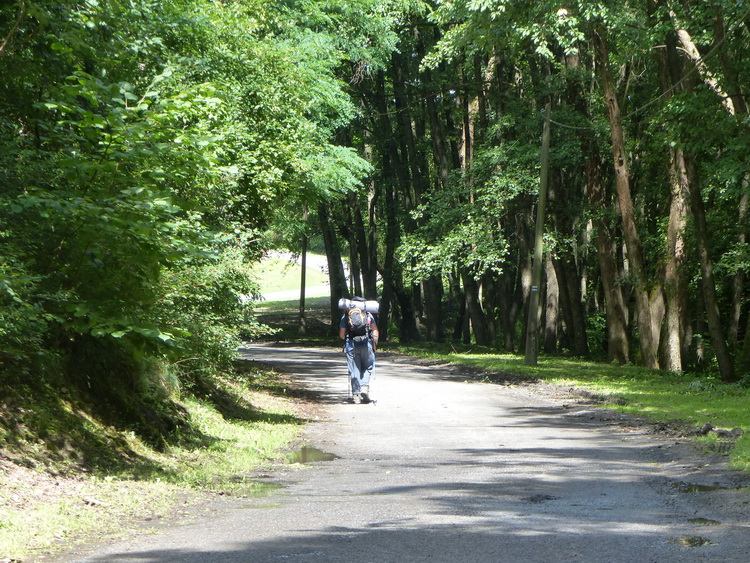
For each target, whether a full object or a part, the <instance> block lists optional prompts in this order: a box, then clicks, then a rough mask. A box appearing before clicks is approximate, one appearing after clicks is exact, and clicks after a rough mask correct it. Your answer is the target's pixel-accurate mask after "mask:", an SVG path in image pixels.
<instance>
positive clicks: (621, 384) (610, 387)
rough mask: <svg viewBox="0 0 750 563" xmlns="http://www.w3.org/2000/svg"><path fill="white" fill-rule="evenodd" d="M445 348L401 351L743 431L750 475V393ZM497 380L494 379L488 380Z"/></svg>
mask: <svg viewBox="0 0 750 563" xmlns="http://www.w3.org/2000/svg"><path fill="white" fill-rule="evenodd" d="M452 348H453V349H452V350H450V351H446V347H445V346H435V345H427V346H414V347H399V348H398V349H399V351H402V352H406V353H409V354H413V355H419V356H421V357H428V358H433V359H440V360H444V361H449V362H453V363H457V364H462V365H468V366H473V367H477V368H479V369H481V370H483V371H486V372H488V373H489V374H498V375H499V376H500V377H502V376H512V377H518V378H524V379H528V380H544V381H547V382H550V383H554V384H557V385H561V386H565V387H576V388H579V389H585V390H587V391H589V392H591V393H593V394H595V395H597V396H599V397H601V398H602V399H603V406H606V407H607V408H612V409H615V410H618V411H621V412H625V413H631V414H636V415H640V416H647V417H648V418H650V419H652V420H654V421H658V422H675V421H679V422H681V423H685V424H689V425H695V426H702V425H704V424H706V423H710V424H711V425H713V426H714V427H716V428H720V429H727V430H730V429H734V428H741V429H742V430H743V431H744V432H745V434H743V436H741V437H740V438H739V439H738V440H737V441H736V443H735V445H734V447H733V448H732V449H731V452H730V460H731V466H732V467H733V468H735V469H741V470H744V471H750V434H748V431H750V409H748V404H750V389H747V388H745V387H742V386H740V385H732V384H725V383H722V382H721V381H718V380H716V379H712V378H706V377H697V376H693V375H687V374H670V373H665V372H662V371H658V370H652V369H647V368H642V367H637V366H619V365H612V364H601V363H594V362H585V361H580V360H573V359H563V358H549V357H541V358H540V359H539V362H538V365H537V366H528V365H526V364H525V363H524V358H523V357H522V356H518V355H512V354H495V353H491V352H487V351H479V352H477V351H471V350H469V349H468V348H466V347H456V346H453V347H452ZM488 377H489V379H492V375H489V376H488ZM700 441H701V442H702V443H705V444H706V445H709V446H710V445H712V444H715V443H716V442H718V441H720V439H719V438H718V437H717V436H716V435H715V434H713V433H712V434H709V436H707V437H703V438H701V440H700Z"/></svg>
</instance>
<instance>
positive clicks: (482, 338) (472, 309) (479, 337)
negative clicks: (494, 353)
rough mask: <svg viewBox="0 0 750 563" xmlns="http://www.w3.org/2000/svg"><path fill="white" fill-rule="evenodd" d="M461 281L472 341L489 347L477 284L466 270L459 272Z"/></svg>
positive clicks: (489, 342)
mask: <svg viewBox="0 0 750 563" xmlns="http://www.w3.org/2000/svg"><path fill="white" fill-rule="evenodd" d="M461 279H462V280H463V283H464V292H465V295H466V308H467V312H468V314H469V318H470V320H471V328H472V331H473V333H474V340H475V341H476V343H477V344H479V345H480V346H491V345H492V342H491V339H490V332H489V329H488V327H487V317H486V316H485V314H484V310H482V304H481V302H480V300H479V283H478V282H477V280H475V279H474V277H473V276H472V275H471V272H468V271H466V270H462V271H461Z"/></svg>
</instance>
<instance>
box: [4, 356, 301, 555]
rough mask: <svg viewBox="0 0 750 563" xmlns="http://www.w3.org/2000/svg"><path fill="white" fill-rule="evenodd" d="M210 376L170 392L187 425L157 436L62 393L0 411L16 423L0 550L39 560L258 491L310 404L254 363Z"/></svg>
mask: <svg viewBox="0 0 750 563" xmlns="http://www.w3.org/2000/svg"><path fill="white" fill-rule="evenodd" d="M213 382H214V384H213V385H211V386H210V387H209V386H203V387H200V388H199V387H197V386H196V387H193V388H192V389H186V390H182V391H181V392H180V396H179V397H178V396H175V397H174V398H173V400H174V404H175V405H177V406H179V408H180V409H181V410H182V420H183V424H182V425H181V427H180V428H179V430H177V431H175V432H174V433H173V434H172V435H171V436H170V437H169V442H168V443H162V444H160V445H154V444H153V443H149V442H148V441H147V440H144V438H143V437H141V436H139V435H138V434H137V433H136V432H133V431H127V430H123V429H117V428H115V427H113V426H109V425H107V424H105V423H104V422H102V420H101V418H100V417H97V416H95V415H94V414H92V413H91V412H86V411H84V410H83V408H84V407H83V406H82V405H81V404H77V405H76V404H75V403H73V402H72V400H70V398H68V397H65V396H64V395H61V394H60V393H55V394H54V396H53V395H52V394H49V395H47V396H46V397H45V396H42V395H40V394H39V393H36V394H35V395H34V397H33V398H29V401H28V402H27V403H25V404H24V406H18V405H17V406H16V407H15V408H10V409H7V410H4V411H3V419H4V421H3V422H4V423H7V422H9V421H10V420H12V421H13V424H14V426H15V428H14V430H15V432H13V433H3V435H2V441H0V476H1V477H2V481H1V482H0V559H5V558H7V559H10V560H18V561H23V560H29V559H33V560H38V559H43V556H44V555H45V554H50V553H52V554H54V553H55V552H57V551H59V550H61V549H65V550H69V549H71V548H73V547H75V546H76V545H80V544H85V543H90V542H94V541H98V540H104V539H112V538H118V537H125V536H127V535H128V534H130V533H133V531H134V530H136V529H140V530H143V529H144V527H148V526H154V525H158V522H159V521H160V520H162V519H163V518H167V517H169V518H170V519H174V518H187V519H190V518H193V517H196V516H200V515H202V514H204V513H205V511H206V510H208V509H209V508H210V504H211V502H212V501H214V500H216V499H217V498H219V497H221V498H226V497H229V498H234V497H242V496H243V495H254V494H260V493H262V492H263V487H262V486H261V485H259V484H257V483H256V482H255V481H254V480H253V475H254V473H255V472H257V471H258V470H259V468H261V467H264V466H268V465H269V464H271V463H277V462H280V461H283V459H284V455H285V451H287V450H288V449H289V448H290V447H291V445H292V444H293V443H294V441H295V439H297V438H298V437H299V433H300V431H301V428H302V425H303V424H304V422H305V421H306V420H307V417H308V416H311V415H309V414H308V409H307V408H306V402H305V401H304V399H302V398H299V397H297V396H296V394H295V392H294V391H293V390H292V389H290V388H289V386H288V384H287V382H286V381H285V380H284V378H283V377H282V376H281V375H279V374H275V373H273V372H270V371H268V369H265V368H263V367H262V366H257V365H255V364H253V363H250V362H239V363H238V365H237V369H236V370H235V371H234V372H233V373H232V374H231V375H226V376H222V377H216V378H214V379H213ZM5 407H6V408H7V405H5ZM42 422H44V424H46V428H49V427H53V428H54V433H51V432H50V431H49V430H47V431H43V430H41V427H40V423H42ZM11 438H12V439H11Z"/></svg>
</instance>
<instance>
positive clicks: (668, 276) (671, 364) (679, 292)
mask: <svg viewBox="0 0 750 563" xmlns="http://www.w3.org/2000/svg"><path fill="white" fill-rule="evenodd" d="M670 169H671V170H670V171H671V174H670V176H671V177H672V201H671V204H670V210H669V224H668V225H667V263H666V267H665V270H664V292H665V295H666V308H667V311H666V326H665V331H666V334H665V342H664V344H665V346H664V356H665V358H664V369H666V370H669V371H673V372H680V371H682V370H683V366H684V363H685V361H686V360H687V357H686V356H685V351H686V349H687V345H689V343H685V342H683V337H684V335H685V323H687V305H688V292H687V290H688V285H687V278H686V275H685V268H686V265H687V247H686V244H685V227H686V224H687V214H688V211H689V192H690V185H689V183H688V177H687V172H686V169H685V159H684V154H683V152H682V149H680V148H675V149H672V154H671V158H670Z"/></svg>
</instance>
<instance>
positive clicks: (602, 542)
mask: <svg viewBox="0 0 750 563" xmlns="http://www.w3.org/2000/svg"><path fill="white" fill-rule="evenodd" d="M245 355H246V357H248V358H252V359H255V360H260V361H263V362H268V363H274V364H275V365H277V367H278V368H279V369H283V370H286V371H289V372H290V373H293V374H295V376H296V377H297V378H298V379H299V380H300V381H302V382H303V383H304V385H306V386H309V387H310V388H312V389H316V390H320V391H322V392H323V396H322V397H323V401H324V402H326V403H327V404H328V407H329V412H330V419H329V420H326V421H324V422H316V423H313V424H311V425H310V426H309V429H308V432H307V438H308V440H309V444H310V445H311V446H314V447H315V448H318V449H319V450H322V451H324V452H327V453H330V454H335V455H336V456H338V458H337V459H334V460H332V461H321V462H316V463H310V464H304V465H287V466H283V467H281V468H279V469H278V470H275V471H271V472H268V474H267V475H265V476H262V478H264V479H265V480H266V481H268V482H269V483H275V484H280V485H282V487H281V488H280V489H278V490H276V491H275V492H272V493H270V494H269V495H267V496H261V497H259V498H254V499H247V500H245V501H243V502H242V503H237V502H235V503H230V504H229V506H231V507H232V508H231V509H227V510H223V511H219V512H218V513H216V514H215V517H213V518H212V519H210V520H207V521H201V522H198V523H192V524H189V525H184V526H180V527H177V528H175V529H173V530H171V531H169V532H167V533H165V534H161V535H157V536H151V537H145V538H142V539H139V540H137V541H129V542H126V543H120V544H115V545H111V546H108V547H106V548H103V549H101V550H100V551H98V552H97V553H95V554H93V555H90V556H88V558H83V559H80V560H81V561H89V562H102V561H107V562H113V561H118V562H129V563H132V562H168V561H169V562H171V561H189V562H198V561H200V562H205V561H222V562H223V561H228V562H234V561H253V562H266V561H268V562H274V561H292V562H297V561H298V562H421V561H436V562H443V561H444V562H454V561H455V562H467V561H468V562H490V561H492V562H524V563H525V562H558V561H559V562H563V561H565V562H568V561H584V562H633V563H643V562H659V563H662V562H671V561H675V562H676V561H680V562H692V561H717V562H718V561H721V562H746V561H748V560H750V556H749V555H748V554H750V529H749V526H748V517H747V516H748V514H749V513H750V504H748V503H750V494H749V493H748V491H747V490H740V489H738V486H739V485H741V484H744V485H747V483H748V480H747V478H746V477H745V476H742V475H739V474H736V473H732V472H726V471H723V470H721V468H720V467H715V466H714V465H711V466H709V467H705V464H706V463H707V462H708V461H711V460H710V459H709V458H707V457H701V456H696V455H694V454H691V453H690V452H691V451H692V450H691V448H690V447H689V446H688V445H686V444H685V443H683V442H681V441H679V440H677V441H676V439H674V438H671V439H670V438H668V437H665V436H658V435H655V434H653V433H650V432H649V430H648V428H647V427H644V426H638V425H630V426H628V425H627V424H626V423H624V422H623V420H622V419H621V418H620V417H617V416H616V415H607V414H606V412H605V413H603V412H602V411H595V410H593V409H592V408H591V407H588V406H585V405H576V404H574V399H572V398H570V397H568V398H564V397H562V396H558V397H557V398H549V397H545V396H544V395H542V394H540V393H539V392H538V391H536V390H535V388H534V387H533V386H500V385H491V384H486V383H481V382H478V381H475V382H469V381H466V378H465V377H461V376H459V375H457V374H453V373H451V369H450V368H448V367H440V366H427V365H421V366H420V365H417V364H415V363H413V362H412V361H411V360H406V359H403V358H397V357H393V358H385V357H379V358H378V362H377V375H376V380H375V383H374V384H373V386H372V391H373V395H374V396H375V398H377V399H378V403H377V405H351V404H347V403H346V402H345V398H346V391H347V389H346V379H345V362H344V358H343V356H342V355H341V353H340V352H339V351H338V350H333V349H310V348H307V349H300V348H294V347H284V346H277V347H273V346H260V345H258V346H252V347H251V348H249V349H248V350H246V351H245ZM702 489H710V490H702ZM691 491H695V492H691Z"/></svg>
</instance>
